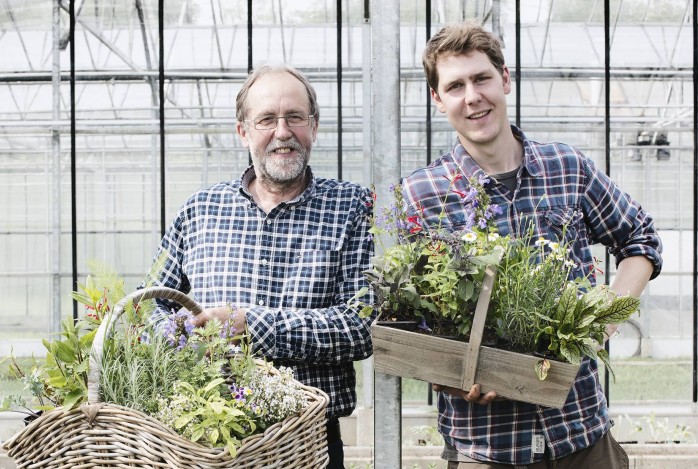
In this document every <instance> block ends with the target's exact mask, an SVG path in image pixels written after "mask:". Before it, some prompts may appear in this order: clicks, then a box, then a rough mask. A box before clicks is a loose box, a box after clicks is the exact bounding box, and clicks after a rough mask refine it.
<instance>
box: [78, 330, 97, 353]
mask: <svg viewBox="0 0 698 469" xmlns="http://www.w3.org/2000/svg"><path fill="white" fill-rule="evenodd" d="M96 335H97V329H93V330H91V331H90V332H88V333H86V334H85V335H83V336H82V337H80V346H81V347H83V348H84V349H90V348H91V347H92V342H94V340H95V336H96Z"/></svg>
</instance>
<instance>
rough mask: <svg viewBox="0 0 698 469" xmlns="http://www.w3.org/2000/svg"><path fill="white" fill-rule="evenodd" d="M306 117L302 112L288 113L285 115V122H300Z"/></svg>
mask: <svg viewBox="0 0 698 469" xmlns="http://www.w3.org/2000/svg"><path fill="white" fill-rule="evenodd" d="M305 119H306V117H305V116H304V115H303V114H289V115H287V116H286V122H288V123H289V124H300V123H302V122H304V121H305Z"/></svg>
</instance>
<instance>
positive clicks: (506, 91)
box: [502, 65, 511, 94]
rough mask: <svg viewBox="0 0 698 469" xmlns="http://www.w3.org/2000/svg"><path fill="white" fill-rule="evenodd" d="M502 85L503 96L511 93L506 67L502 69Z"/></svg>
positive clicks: (509, 76) (509, 78) (509, 75)
mask: <svg viewBox="0 0 698 469" xmlns="http://www.w3.org/2000/svg"><path fill="white" fill-rule="evenodd" d="M502 83H503V84H504V94H509V93H511V73H510V72H509V68H508V67H507V66H506V65H505V66H504V68H503V69H502Z"/></svg>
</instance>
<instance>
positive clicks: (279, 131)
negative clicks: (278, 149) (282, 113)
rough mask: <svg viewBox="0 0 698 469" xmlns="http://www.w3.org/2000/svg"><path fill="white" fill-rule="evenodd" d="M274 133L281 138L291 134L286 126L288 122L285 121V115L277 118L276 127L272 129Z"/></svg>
mask: <svg viewBox="0 0 698 469" xmlns="http://www.w3.org/2000/svg"><path fill="white" fill-rule="evenodd" d="M274 135H276V136H277V137H278V138H281V137H282V136H284V135H285V136H289V135H292V132H291V128H290V127H289V126H288V122H286V118H285V117H279V118H277V120H276V129H274ZM282 140H283V139H282Z"/></svg>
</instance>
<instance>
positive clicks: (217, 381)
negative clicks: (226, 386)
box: [204, 378, 225, 393]
mask: <svg viewBox="0 0 698 469" xmlns="http://www.w3.org/2000/svg"><path fill="white" fill-rule="evenodd" d="M223 383H225V379H223V378H216V379H214V380H213V381H211V382H210V383H208V385H206V387H205V388H204V392H206V393H207V392H209V391H210V390H211V389H214V388H217V387H218V386H220V385H221V384H223Z"/></svg>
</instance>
